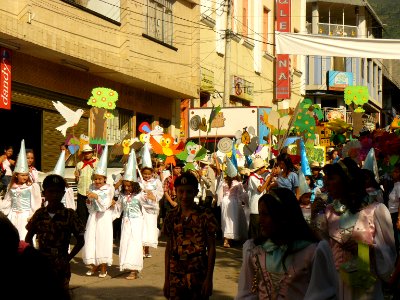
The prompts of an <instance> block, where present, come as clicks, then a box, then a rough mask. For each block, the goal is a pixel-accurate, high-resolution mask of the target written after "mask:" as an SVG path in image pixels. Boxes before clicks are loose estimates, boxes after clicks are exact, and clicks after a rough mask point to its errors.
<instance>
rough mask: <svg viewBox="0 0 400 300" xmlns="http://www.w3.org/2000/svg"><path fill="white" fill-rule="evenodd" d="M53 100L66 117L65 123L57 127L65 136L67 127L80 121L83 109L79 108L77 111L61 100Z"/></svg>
mask: <svg viewBox="0 0 400 300" xmlns="http://www.w3.org/2000/svg"><path fill="white" fill-rule="evenodd" d="M52 102H53V105H54V107H55V108H56V109H57V110H58V112H59V113H60V114H61V115H62V116H63V118H64V119H65V124H63V125H61V126H58V127H57V128H56V129H57V130H59V131H60V132H61V133H62V134H63V135H64V136H66V135H67V129H68V128H69V127H73V126H76V125H78V122H79V120H80V119H81V117H82V115H83V109H77V110H76V111H73V110H72V109H70V108H68V107H66V106H65V105H64V104H62V103H61V102H60V101H57V102H54V101H52Z"/></svg>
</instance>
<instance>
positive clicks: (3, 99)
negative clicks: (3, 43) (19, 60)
mask: <svg viewBox="0 0 400 300" xmlns="http://www.w3.org/2000/svg"><path fill="white" fill-rule="evenodd" d="M11 57H12V51H11V50H9V49H6V48H0V59H1V60H0V109H1V108H2V109H8V110H10V109H11Z"/></svg>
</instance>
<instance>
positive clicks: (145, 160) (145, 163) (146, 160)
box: [141, 143, 153, 169]
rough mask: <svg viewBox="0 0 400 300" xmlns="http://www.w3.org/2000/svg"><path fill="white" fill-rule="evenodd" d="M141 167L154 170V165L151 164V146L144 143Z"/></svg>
mask: <svg viewBox="0 0 400 300" xmlns="http://www.w3.org/2000/svg"><path fill="white" fill-rule="evenodd" d="M141 167H142V168H145V167H146V168H151V169H153V164H152V163H151V155H150V149H149V145H148V144H147V143H144V145H143V149H142V165H141Z"/></svg>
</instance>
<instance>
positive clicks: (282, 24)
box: [275, 0, 291, 99]
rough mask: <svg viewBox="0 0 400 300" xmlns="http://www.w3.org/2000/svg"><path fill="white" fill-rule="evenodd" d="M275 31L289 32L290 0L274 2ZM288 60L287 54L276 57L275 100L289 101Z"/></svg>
mask: <svg viewBox="0 0 400 300" xmlns="http://www.w3.org/2000/svg"><path fill="white" fill-rule="evenodd" d="M276 11H277V16H276V24H277V31H280V32H290V31H291V22H290V18H291V0H277V1H276ZM290 80H291V78H290V59H289V55H288V54H277V55H276V87H275V97H276V99H290Z"/></svg>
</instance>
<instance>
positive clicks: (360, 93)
mask: <svg viewBox="0 0 400 300" xmlns="http://www.w3.org/2000/svg"><path fill="white" fill-rule="evenodd" d="M368 99H369V92H368V87H366V86H357V85H356V86H347V87H346V88H345V89H344V102H345V103H346V104H347V105H351V104H352V103H354V106H355V107H356V109H355V110H354V111H355V112H365V110H364V109H363V108H362V106H363V105H364V104H365V103H367V102H368Z"/></svg>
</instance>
